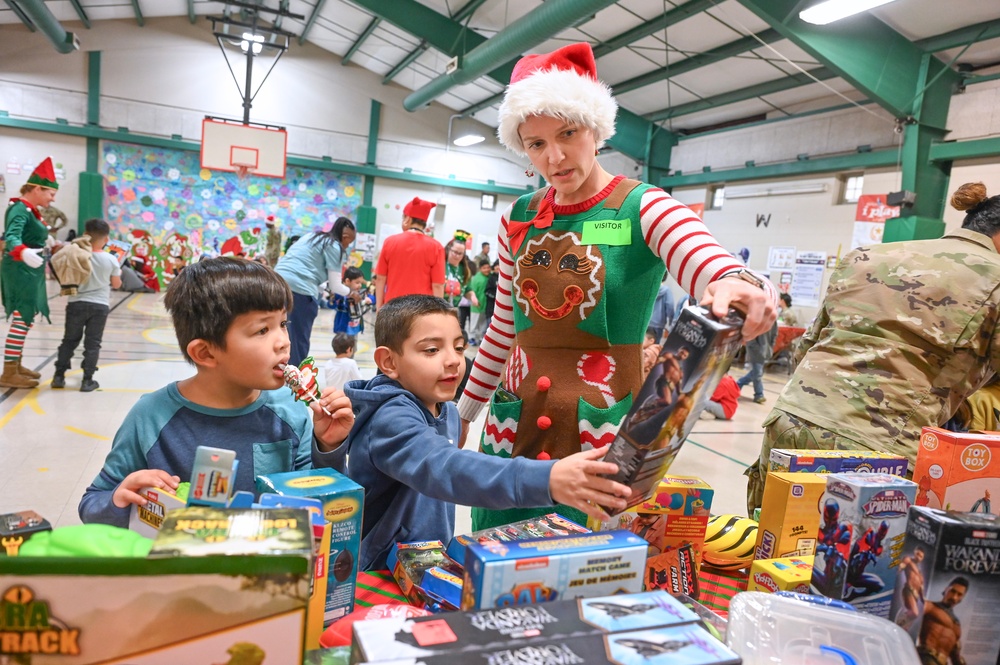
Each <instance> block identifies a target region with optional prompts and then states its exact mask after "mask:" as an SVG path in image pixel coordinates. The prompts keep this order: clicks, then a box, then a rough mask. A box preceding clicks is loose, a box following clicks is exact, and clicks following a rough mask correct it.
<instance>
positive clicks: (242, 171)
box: [234, 164, 254, 182]
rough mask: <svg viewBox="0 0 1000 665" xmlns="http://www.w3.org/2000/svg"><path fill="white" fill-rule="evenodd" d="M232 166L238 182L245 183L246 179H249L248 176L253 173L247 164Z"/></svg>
mask: <svg viewBox="0 0 1000 665" xmlns="http://www.w3.org/2000/svg"><path fill="white" fill-rule="evenodd" d="M234 166H235V167H236V178H237V179H238V180H239V181H240V182H246V181H247V178H249V177H250V174H252V173H253V171H254V170H253V167H252V166H248V165H247V164H234Z"/></svg>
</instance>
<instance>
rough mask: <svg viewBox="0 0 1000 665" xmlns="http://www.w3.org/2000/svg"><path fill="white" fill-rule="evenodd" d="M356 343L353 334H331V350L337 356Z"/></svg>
mask: <svg viewBox="0 0 1000 665" xmlns="http://www.w3.org/2000/svg"><path fill="white" fill-rule="evenodd" d="M356 343H357V341H356V340H355V339H354V337H353V336H351V335H348V334H347V333H337V334H336V335H334V336H333V352H334V353H336V354H337V355H338V356H339V355H340V354H341V353H347V352H348V351H350V350H351V349H353V348H354V345H355V344H356Z"/></svg>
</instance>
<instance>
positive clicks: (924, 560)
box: [889, 506, 1000, 665]
mask: <svg viewBox="0 0 1000 665" xmlns="http://www.w3.org/2000/svg"><path fill="white" fill-rule="evenodd" d="M900 561H901V563H900V566H899V569H898V571H897V576H898V578H897V582H896V592H895V594H894V596H893V600H892V609H891V610H890V612H889V618H890V620H892V621H894V622H895V623H896V625H898V626H900V627H902V628H903V629H904V630H906V631H908V632H909V633H910V636H911V637H912V638H913V640H914V641H915V642H916V644H917V651H918V652H919V651H921V650H922V649H923V650H927V651H931V650H944V651H946V652H947V651H949V648H948V646H949V645H951V644H952V642H953V640H954V638H955V637H956V635H957V634H956V631H955V630H954V626H953V625H952V623H951V621H952V620H951V618H950V617H949V616H948V614H949V613H950V614H951V615H953V616H954V617H955V618H957V619H958V621H959V622H960V625H961V642H960V649H961V654H960V656H961V659H962V660H961V662H964V663H966V665H995V664H996V663H997V661H998V660H1000V631H997V630H996V627H995V621H994V616H995V608H996V606H997V602H998V600H1000V576H998V573H1000V524H997V522H996V519H995V518H993V517H992V516H988V515H973V514H970V513H946V512H944V511H941V510H935V509H933V508H927V507H916V506H914V507H913V508H910V515H909V520H908V521H907V524H906V540H905V542H904V543H903V550H902V557H901V559H900ZM948 605H951V607H950V608H948V607H947V606H948ZM932 617H933V618H932ZM958 656H959V654H957V653H956V654H952V658H953V659H954V660H953V661H949V662H958ZM925 662H928V661H925Z"/></svg>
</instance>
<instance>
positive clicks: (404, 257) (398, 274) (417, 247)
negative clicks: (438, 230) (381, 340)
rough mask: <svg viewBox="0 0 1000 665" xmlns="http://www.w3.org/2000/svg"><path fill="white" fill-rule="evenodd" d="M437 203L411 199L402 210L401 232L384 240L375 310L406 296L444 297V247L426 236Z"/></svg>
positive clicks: (377, 275)
mask: <svg viewBox="0 0 1000 665" xmlns="http://www.w3.org/2000/svg"><path fill="white" fill-rule="evenodd" d="M435 205H437V204H436V203H431V202H430V201H424V200H423V199H420V198H417V197H414V198H413V200H412V201H410V202H409V203H407V204H406V206H405V207H404V208H403V232H402V233H397V234H396V235H394V236H389V237H388V238H386V240H385V243H384V244H383V245H382V251H381V252H380V253H379V257H378V264H377V265H376V266H375V307H376V309H381V308H382V305H383V304H385V303H387V302H389V301H390V300H392V299H393V298H398V297H399V296H407V295H426V296H437V297H438V298H440V297H442V296H443V295H444V247H442V246H441V243H439V242H438V241H437V240H435V239H434V238H431V237H430V236H428V235H426V234H425V233H424V229H425V228H426V227H427V218H428V217H429V216H430V213H431V208H433V207H434V206H435Z"/></svg>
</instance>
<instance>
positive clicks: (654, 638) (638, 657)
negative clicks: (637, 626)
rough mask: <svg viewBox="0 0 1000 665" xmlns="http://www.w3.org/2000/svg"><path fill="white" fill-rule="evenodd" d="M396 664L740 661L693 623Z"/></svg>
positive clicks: (719, 664) (729, 664)
mask: <svg viewBox="0 0 1000 665" xmlns="http://www.w3.org/2000/svg"><path fill="white" fill-rule="evenodd" d="M391 662H392V663H393V664H394V665H404V664H405V665H410V664H414V665H415V664H416V663H422V664H423V665H465V664H468V665H514V664H535V665H556V664H562V665H569V664H572V665H641V664H643V663H664V664H666V663H670V664H671V665H740V663H742V662H743V661H742V660H741V659H740V657H739V656H737V655H736V654H735V653H734V652H733V651H731V650H730V649H729V648H728V647H726V645H724V644H723V643H722V642H720V641H718V640H716V639H715V638H714V637H712V636H711V635H710V634H709V633H708V631H706V630H705V629H703V628H701V627H699V626H698V625H697V624H684V625H681V626H670V627H667V628H655V629H653V630H639V631H632V632H625V633H610V634H596V635H586V636H582V637H572V638H565V639H558V640H549V641H546V642H530V643H527V644H524V643H515V644H508V645H504V646H500V647H493V648H490V649H484V650H481V651H459V652H451V653H445V654H437V655H433V656H421V657H419V658H416V657H414V658H401V659H397V660H394V661H391Z"/></svg>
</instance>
